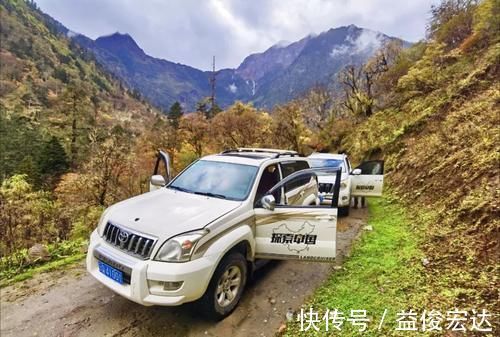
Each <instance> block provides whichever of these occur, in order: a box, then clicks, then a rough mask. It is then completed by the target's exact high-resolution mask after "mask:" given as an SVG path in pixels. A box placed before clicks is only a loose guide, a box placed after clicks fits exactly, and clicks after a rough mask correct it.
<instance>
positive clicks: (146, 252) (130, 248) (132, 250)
mask: <svg viewBox="0 0 500 337" xmlns="http://www.w3.org/2000/svg"><path fill="white" fill-rule="evenodd" d="M104 239H106V241H107V242H109V243H110V244H112V245H114V246H116V247H117V248H119V249H121V250H123V251H125V252H127V253H128V254H131V255H135V256H138V257H140V258H142V259H147V258H149V256H150V255H151V251H152V250H153V247H154V245H155V242H156V239H153V238H149V237H146V236H144V235H142V234H137V233H134V232H131V231H129V230H125V229H122V228H120V227H118V226H116V225H114V224H112V223H110V222H108V223H107V224H106V228H104Z"/></svg>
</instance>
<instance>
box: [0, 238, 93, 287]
mask: <svg viewBox="0 0 500 337" xmlns="http://www.w3.org/2000/svg"><path fill="white" fill-rule="evenodd" d="M86 244H87V240H86V239H75V240H68V241H61V242H57V243H53V244H50V245H48V246H47V250H48V254H49V261H46V262H44V261H33V262H29V258H28V250H27V249H22V250H20V251H18V252H16V253H15V254H12V255H10V256H6V257H2V258H1V259H0V288H3V287H5V286H8V285H11V284H13V283H16V282H19V281H24V280H27V279H29V278H32V277H33V276H34V275H36V274H39V273H44V272H48V271H52V270H56V269H58V268H60V267H63V266H67V265H70V264H74V263H76V262H79V261H81V260H82V259H83V258H84V257H85V255H86V253H85V252H83V251H82V248H83V247H84V246H86Z"/></svg>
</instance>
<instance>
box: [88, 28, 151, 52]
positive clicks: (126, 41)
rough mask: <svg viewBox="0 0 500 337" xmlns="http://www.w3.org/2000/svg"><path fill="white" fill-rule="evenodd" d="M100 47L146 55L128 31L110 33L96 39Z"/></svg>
mask: <svg viewBox="0 0 500 337" xmlns="http://www.w3.org/2000/svg"><path fill="white" fill-rule="evenodd" d="M95 43H96V45H97V46H98V47H100V48H104V49H107V50H110V51H112V52H114V53H116V52H131V53H134V54H136V55H144V51H143V50H142V49H141V48H140V47H139V45H138V44H137V43H136V42H135V40H134V39H133V38H132V36H130V35H129V34H127V33H124V34H123V33H120V32H115V33H113V34H110V35H105V36H101V37H98V38H97V39H96V40H95Z"/></svg>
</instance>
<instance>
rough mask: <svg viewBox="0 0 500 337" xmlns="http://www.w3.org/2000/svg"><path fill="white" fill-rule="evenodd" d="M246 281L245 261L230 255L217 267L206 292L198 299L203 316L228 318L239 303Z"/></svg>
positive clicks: (236, 254)
mask: <svg viewBox="0 0 500 337" xmlns="http://www.w3.org/2000/svg"><path fill="white" fill-rule="evenodd" d="M246 280H247V261H246V260H245V258H244V257H243V255H241V254H239V253H233V254H230V255H228V256H226V257H224V258H223V259H222V261H221V262H220V263H219V265H218V266H217V269H216V270H215V273H214V275H213V276H212V279H211V280H210V284H209V285H208V288H207V291H206V292H205V294H204V295H203V297H202V298H201V299H200V302H201V303H200V304H201V306H202V308H203V314H205V315H207V316H208V317H209V318H212V319H215V320H221V319H223V318H224V317H226V316H228V315H229V314H230V313H231V312H232V311H233V310H234V308H235V307H236V305H237V304H238V302H239V301H240V298H241V294H242V293H243V289H244V288H245V284H246Z"/></svg>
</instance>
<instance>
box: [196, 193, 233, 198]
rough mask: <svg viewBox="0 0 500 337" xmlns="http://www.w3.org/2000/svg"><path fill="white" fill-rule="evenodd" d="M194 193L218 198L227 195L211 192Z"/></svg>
mask: <svg viewBox="0 0 500 337" xmlns="http://www.w3.org/2000/svg"><path fill="white" fill-rule="evenodd" d="M193 193H194V194H199V195H206V196H207V197H213V198H219V199H227V197H226V196H225V195H223V194H217V193H211V192H193Z"/></svg>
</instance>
